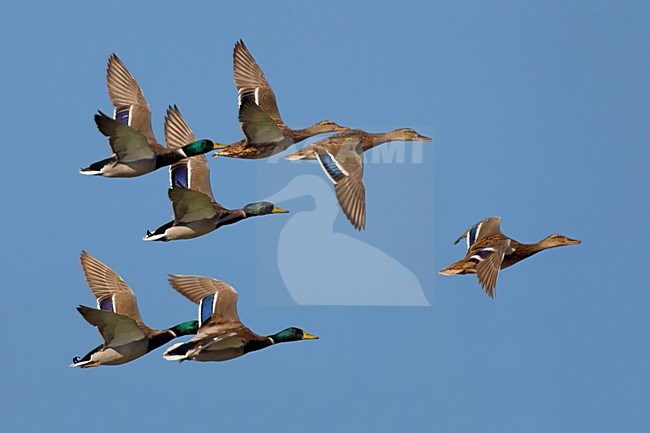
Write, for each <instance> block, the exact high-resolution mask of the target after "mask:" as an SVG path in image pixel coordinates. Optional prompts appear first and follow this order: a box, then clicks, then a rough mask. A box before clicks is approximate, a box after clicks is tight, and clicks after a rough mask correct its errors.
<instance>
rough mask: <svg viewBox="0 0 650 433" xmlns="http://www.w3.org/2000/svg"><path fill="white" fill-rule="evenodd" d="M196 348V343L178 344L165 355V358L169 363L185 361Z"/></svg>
mask: <svg viewBox="0 0 650 433" xmlns="http://www.w3.org/2000/svg"><path fill="white" fill-rule="evenodd" d="M194 346H196V342H194V341H187V342H185V343H176V344H174V345H173V346H171V347H170V348H169V349H167V350H166V351H165V353H163V358H165V359H166V360H167V361H185V360H186V359H187V357H188V356H189V354H190V352H191V350H192V349H193V348H194Z"/></svg>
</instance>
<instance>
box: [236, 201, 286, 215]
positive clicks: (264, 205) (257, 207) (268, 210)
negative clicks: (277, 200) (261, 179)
mask: <svg viewBox="0 0 650 433" xmlns="http://www.w3.org/2000/svg"><path fill="white" fill-rule="evenodd" d="M242 210H243V211H244V213H245V214H246V217H247V218H248V217H252V216H260V215H268V214H272V213H288V212H289V211H288V210H286V209H282V208H280V207H277V206H276V205H274V204H273V203H271V202H268V201H258V202H257V203H251V204H247V205H246V206H244V208H243V209H242Z"/></svg>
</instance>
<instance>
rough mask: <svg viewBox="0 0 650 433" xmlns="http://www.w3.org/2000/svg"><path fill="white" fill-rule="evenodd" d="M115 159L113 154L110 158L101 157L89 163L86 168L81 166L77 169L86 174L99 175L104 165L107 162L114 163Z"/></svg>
mask: <svg viewBox="0 0 650 433" xmlns="http://www.w3.org/2000/svg"><path fill="white" fill-rule="evenodd" d="M115 161H116V160H115V157H114V156H112V157H110V158H106V159H102V160H101V161H97V162H94V163H92V164H90V165H89V166H88V167H86V168H82V169H81V170H79V173H81V174H85V175H86V176H101V174H102V170H103V169H104V167H106V166H107V165H108V164H112V163H114V162H115Z"/></svg>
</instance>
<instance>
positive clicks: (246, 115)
mask: <svg viewBox="0 0 650 433" xmlns="http://www.w3.org/2000/svg"><path fill="white" fill-rule="evenodd" d="M233 70H234V77H235V87H236V88H237V93H238V95H239V123H240V125H241V129H242V132H243V133H244V136H245V139H244V140H240V141H238V142H236V143H233V144H231V145H230V146H227V147H226V148H225V149H223V150H221V151H219V152H216V153H214V154H213V156H227V157H229V158H246V159H258V158H267V157H269V156H272V155H275V154H276V153H280V152H282V151H283V150H285V149H287V148H288V147H289V146H291V145H293V144H295V143H298V142H300V141H302V140H305V139H306V138H309V137H313V136H314V135H317V134H323V133H326V132H336V131H345V130H347V129H348V128H346V127H343V126H340V125H337V124H336V123H334V122H332V121H331V120H323V121H322V122H318V123H316V124H315V125H312V126H310V127H308V128H305V129H291V128H290V127H288V126H287V125H286V124H285V123H284V122H283V121H282V118H281V117H280V110H279V109H278V105H277V103H276V101H275V94H274V93H273V89H271V85H270V84H269V82H268V81H267V79H266V77H265V76H264V73H263V72H262V69H261V68H260V67H259V66H258V64H257V62H256V61H255V59H254V58H253V56H252V55H251V53H250V51H248V48H246V45H244V41H241V40H240V41H239V42H237V43H236V44H235V49H234V52H233Z"/></svg>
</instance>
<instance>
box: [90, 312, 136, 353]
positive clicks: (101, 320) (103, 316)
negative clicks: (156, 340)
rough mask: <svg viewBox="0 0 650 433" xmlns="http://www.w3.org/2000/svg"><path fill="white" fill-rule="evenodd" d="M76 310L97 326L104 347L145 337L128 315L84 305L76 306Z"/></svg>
mask: <svg viewBox="0 0 650 433" xmlns="http://www.w3.org/2000/svg"><path fill="white" fill-rule="evenodd" d="M77 311H79V313H80V314H81V315H82V316H83V318H84V319H86V321H87V322H88V323H90V324H91V325H93V326H95V327H96V328H97V330H98V331H99V333H100V335H101V336H102V338H103V339H104V346H105V347H117V346H123V345H125V344H129V343H133V342H134V341H138V340H142V339H143V338H145V337H146V335H145V333H144V332H143V330H142V329H140V327H139V326H138V324H137V323H136V321H135V320H133V319H132V318H130V317H127V316H124V315H122V314H117V313H113V312H112V311H105V310H97V309H95V308H90V307H86V306H84V305H80V306H78V307H77Z"/></svg>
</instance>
